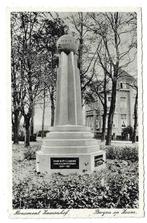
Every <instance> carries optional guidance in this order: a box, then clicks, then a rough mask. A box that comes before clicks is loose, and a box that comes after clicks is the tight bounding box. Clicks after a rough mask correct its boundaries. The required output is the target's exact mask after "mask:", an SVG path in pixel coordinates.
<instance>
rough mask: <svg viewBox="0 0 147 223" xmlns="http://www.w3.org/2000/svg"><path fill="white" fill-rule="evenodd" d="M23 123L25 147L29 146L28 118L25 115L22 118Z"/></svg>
mask: <svg viewBox="0 0 147 223" xmlns="http://www.w3.org/2000/svg"><path fill="white" fill-rule="evenodd" d="M24 123H25V142H24V144H25V147H28V146H30V116H29V115H28V114H27V115H25V116H24Z"/></svg>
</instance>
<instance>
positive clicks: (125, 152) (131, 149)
mask: <svg viewBox="0 0 147 223" xmlns="http://www.w3.org/2000/svg"><path fill="white" fill-rule="evenodd" d="M102 148H103V149H105V150H106V157H107V159H112V160H114V159H118V160H130V161H132V162H135V161H138V147H137V146H135V145H134V146H132V145H130V146H129V145H127V146H122V145H120V146H105V147H102Z"/></svg>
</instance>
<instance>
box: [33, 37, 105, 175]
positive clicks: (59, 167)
mask: <svg viewBox="0 0 147 223" xmlns="http://www.w3.org/2000/svg"><path fill="white" fill-rule="evenodd" d="M57 46H58V50H59V53H60V57H59V68H58V74H57V88H56V91H57V92H56V113H55V124H54V127H52V128H51V129H50V133H48V135H47V137H46V138H45V139H44V140H43V144H42V148H41V151H39V152H37V154H36V169H37V172H49V173H54V172H60V173H63V174H68V173H77V172H79V173H85V172H86V173H87V172H88V173H89V172H92V171H94V170H97V169H100V168H103V167H104V163H105V160H106V157H105V152H104V151H102V150H99V145H98V142H97V141H96V140H95V139H93V134H92V133H91V132H90V128H88V127H86V126H83V118H82V106H81V87H80V74H79V69H78V67H77V56H76V54H75V53H76V50H77V47H76V46H77V44H76V42H75V40H74V39H73V38H72V37H71V36H69V35H64V36H62V37H61V38H60V39H59V40H58V43H57Z"/></svg>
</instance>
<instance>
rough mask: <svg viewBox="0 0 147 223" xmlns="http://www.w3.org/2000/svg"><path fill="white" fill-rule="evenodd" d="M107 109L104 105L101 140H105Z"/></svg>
mask: <svg viewBox="0 0 147 223" xmlns="http://www.w3.org/2000/svg"><path fill="white" fill-rule="evenodd" d="M106 117H107V109H106V108H105V107H104V113H103V124H102V136H101V141H102V142H103V141H105V135H106Z"/></svg>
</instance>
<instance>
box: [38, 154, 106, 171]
mask: <svg viewBox="0 0 147 223" xmlns="http://www.w3.org/2000/svg"><path fill="white" fill-rule="evenodd" d="M105 159H106V158H105V152H104V151H101V150H99V151H97V152H95V153H91V154H78V153H77V154H74V155H73V154H72V155H71V154H62V155H61V154H45V153H43V152H42V151H38V152H37V154H36V170H37V172H48V173H58V172H60V173H61V174H65V175H66V174H70V173H79V174H82V173H91V172H93V171H96V170H100V169H102V168H104V167H105Z"/></svg>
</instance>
